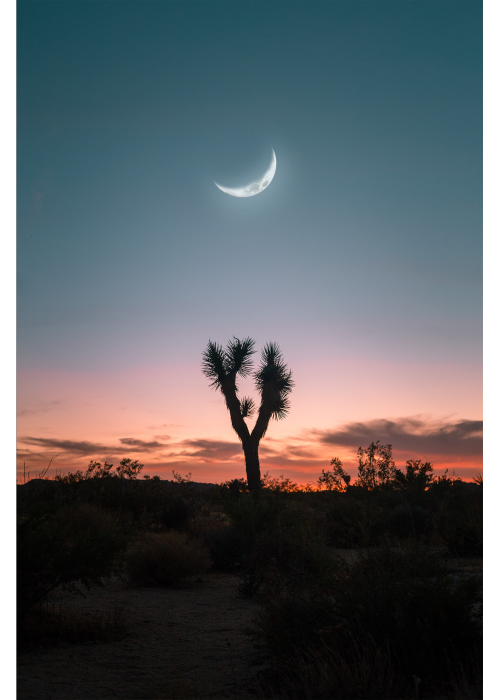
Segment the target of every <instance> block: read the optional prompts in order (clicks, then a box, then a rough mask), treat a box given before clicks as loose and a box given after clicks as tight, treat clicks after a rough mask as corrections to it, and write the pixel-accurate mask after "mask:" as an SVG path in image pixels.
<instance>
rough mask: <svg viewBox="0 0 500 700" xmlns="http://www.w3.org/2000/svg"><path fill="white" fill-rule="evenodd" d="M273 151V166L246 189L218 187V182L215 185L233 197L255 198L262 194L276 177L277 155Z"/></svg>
mask: <svg viewBox="0 0 500 700" xmlns="http://www.w3.org/2000/svg"><path fill="white" fill-rule="evenodd" d="M271 150H272V151H273V157H272V159H271V165H270V166H269V168H268V169H267V170H266V172H265V173H264V175H263V176H262V177H261V178H259V179H258V180H255V181H254V182H251V183H250V184H249V185H247V186H246V187H236V188H230V187H222V185H217V183H216V182H215V183H214V184H215V185H217V187H218V188H219V189H220V190H222V192H225V193H226V194H230V195H231V196H232V197H253V196H254V194H259V192H262V190H265V189H266V187H269V185H270V184H271V180H272V179H273V177H274V173H275V172H276V154H275V152H274V150H273V149H271Z"/></svg>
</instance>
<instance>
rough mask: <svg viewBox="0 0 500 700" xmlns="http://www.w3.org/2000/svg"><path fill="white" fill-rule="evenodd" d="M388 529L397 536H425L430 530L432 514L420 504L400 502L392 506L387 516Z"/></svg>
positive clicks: (419, 537)
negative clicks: (412, 504) (413, 504)
mask: <svg viewBox="0 0 500 700" xmlns="http://www.w3.org/2000/svg"><path fill="white" fill-rule="evenodd" d="M386 524H387V528H388V531H389V532H390V533H391V534H392V535H394V536H395V537H398V538H408V537H416V538H418V539H421V538H426V537H428V536H429V535H430V533H431V532H432V526H433V521H432V516H431V514H430V513H429V511H428V510H425V508H422V506H411V505H408V504H406V503H402V504H400V505H398V506H396V507H395V508H393V509H392V510H391V511H390V513H389V515H388V517H387V523H386Z"/></svg>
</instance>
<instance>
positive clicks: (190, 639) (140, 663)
mask: <svg viewBox="0 0 500 700" xmlns="http://www.w3.org/2000/svg"><path fill="white" fill-rule="evenodd" d="M236 585H237V578H236V577H235V576H232V575H227V574H217V573H211V574H207V575H206V576H204V577H203V580H202V582H200V583H197V584H194V585H192V586H191V587H186V588H177V589H171V588H142V589H126V588H124V587H123V586H121V585H120V584H119V583H116V582H115V584H113V585H108V586H107V587H106V589H95V590H92V592H91V593H90V594H87V597H86V598H85V599H83V598H80V597H79V596H74V595H73V596H70V594H67V593H66V594H61V593H60V594H59V595H58V599H59V600H60V601H61V602H62V604H64V605H68V606H77V607H79V608H80V609H81V610H88V611H89V612H90V611H91V610H96V609H100V610H103V611H105V610H110V609H112V608H113V606H114V605H115V604H118V605H121V606H124V607H125V619H126V621H127V635H126V637H125V638H124V639H122V640H121V641H116V642H110V643H99V644H78V645H66V646H58V647H53V648H51V649H49V650H43V649H42V650H37V651H29V652H24V653H20V654H19V657H18V695H17V698H18V700H80V699H81V700H87V699H88V700H90V699H93V700H97V699H99V700H104V699H107V698H124V699H125V698H138V699H139V698H141V699H143V700H161V699H165V700H166V699H169V700H170V699H171V698H172V699H174V698H179V699H180V698H184V699H187V698H189V699H193V700H194V699H197V698H211V699H215V698H238V699H239V698H242V699H244V698H254V699H255V698H260V697H262V695H261V693H260V692H259V688H258V685H257V683H256V681H255V680H254V679H253V676H254V674H255V672H256V670H257V667H256V665H255V652H254V649H253V641H252V638H251V637H250V636H249V635H248V634H247V633H246V632H245V628H246V627H249V626H250V624H251V620H252V617H253V615H254V614H255V612H256V610H257V604H256V603H255V601H253V600H251V599H248V598H244V597H243V596H241V595H240V594H239V593H238V592H237V588H236ZM56 599H57V598H56Z"/></svg>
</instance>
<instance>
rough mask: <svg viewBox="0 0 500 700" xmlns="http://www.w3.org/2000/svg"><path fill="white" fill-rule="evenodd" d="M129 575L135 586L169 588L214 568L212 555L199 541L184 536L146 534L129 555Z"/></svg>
mask: <svg viewBox="0 0 500 700" xmlns="http://www.w3.org/2000/svg"><path fill="white" fill-rule="evenodd" d="M126 560H127V573H128V576H129V579H130V582H131V583H132V584H134V585H143V586H147V585H166V584H171V583H176V582H177V581H179V580H181V579H184V578H186V577H188V576H193V575H194V574H202V573H204V572H206V571H208V569H209V568H210V566H211V563H212V562H211V559H210V554H209V552H208V549H207V547H206V546H205V545H204V544H203V542H201V541H200V540H194V539H189V538H188V535H187V534H185V533H182V532H165V533H144V534H142V535H141V536H140V537H139V538H138V539H137V540H136V542H134V543H133V544H132V545H131V546H130V548H129V550H128V552H127V557H126Z"/></svg>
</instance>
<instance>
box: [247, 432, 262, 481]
mask: <svg viewBox="0 0 500 700" xmlns="http://www.w3.org/2000/svg"><path fill="white" fill-rule="evenodd" d="M242 445H243V452H244V454H245V465H246V469H247V481H248V488H249V490H250V491H259V490H260V489H261V488H262V484H261V481H260V463H259V443H258V442H257V441H256V440H254V439H252V437H250V438H249V439H247V440H245V441H244V442H243V443H242Z"/></svg>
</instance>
